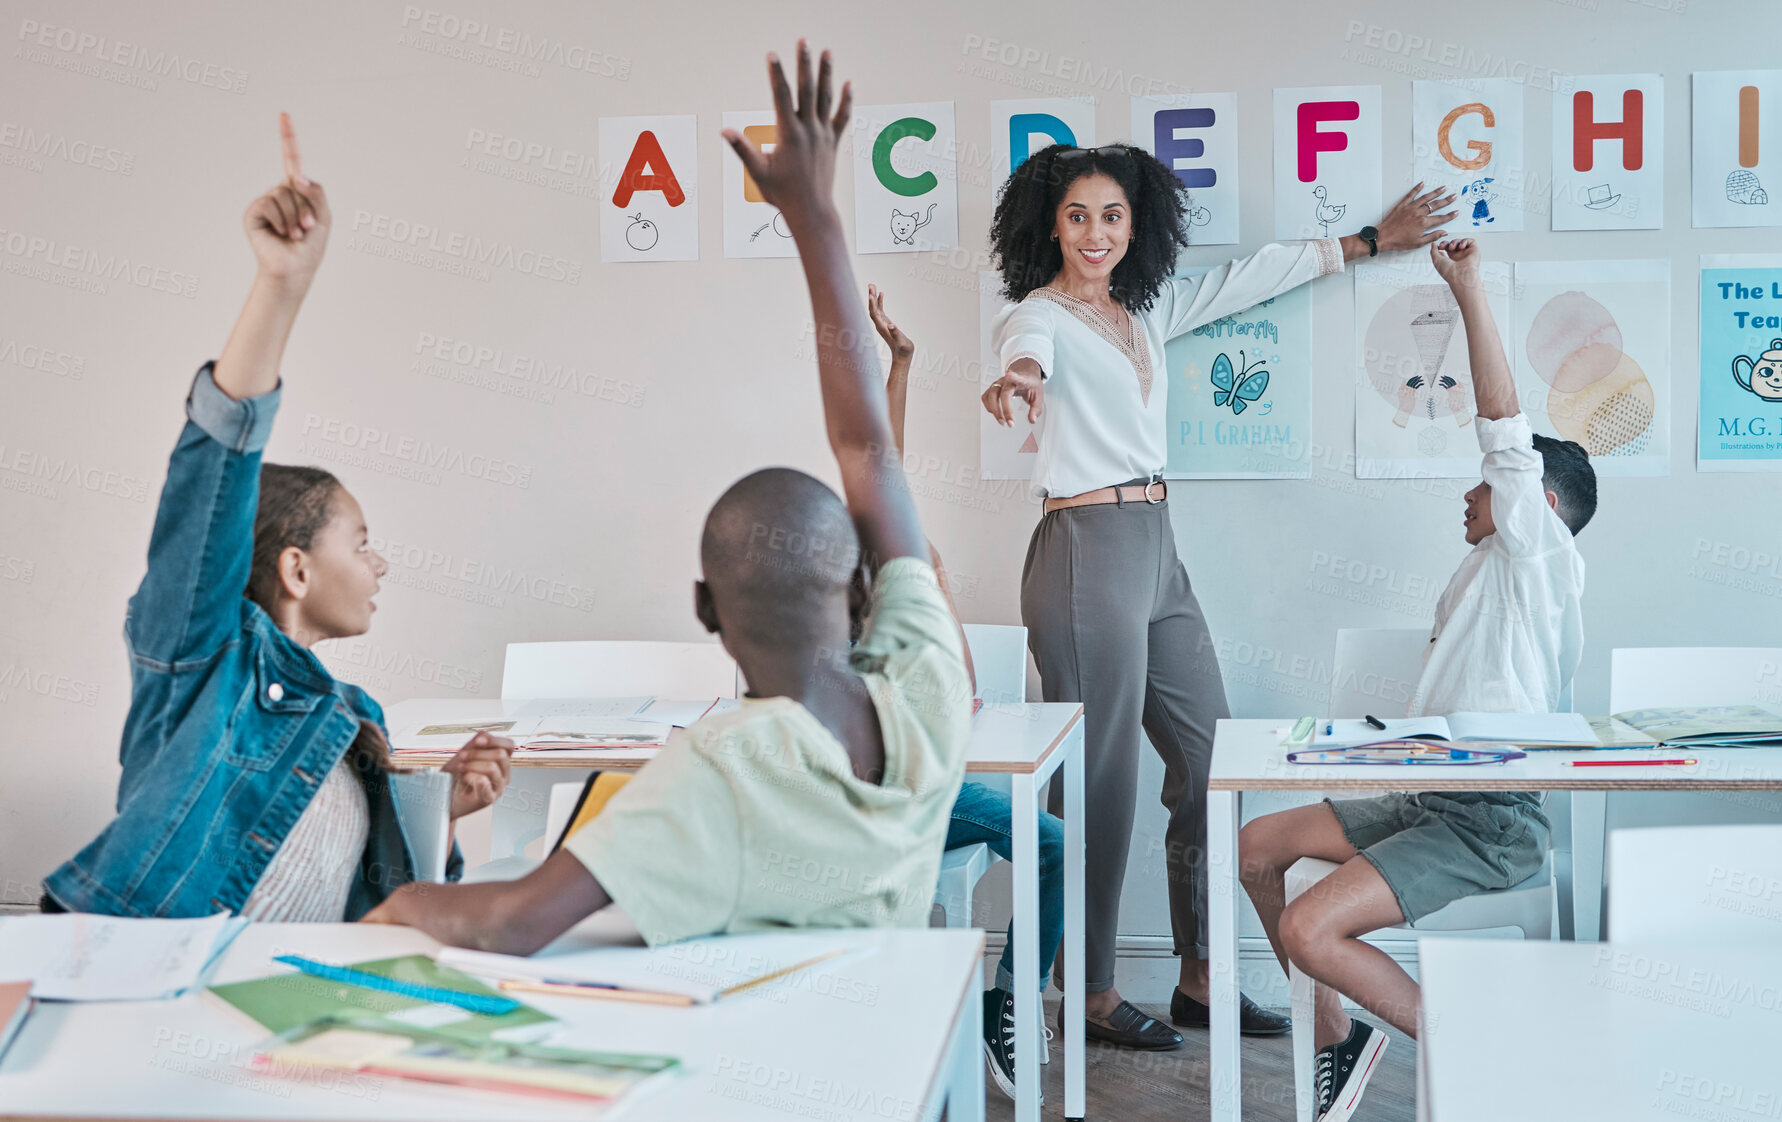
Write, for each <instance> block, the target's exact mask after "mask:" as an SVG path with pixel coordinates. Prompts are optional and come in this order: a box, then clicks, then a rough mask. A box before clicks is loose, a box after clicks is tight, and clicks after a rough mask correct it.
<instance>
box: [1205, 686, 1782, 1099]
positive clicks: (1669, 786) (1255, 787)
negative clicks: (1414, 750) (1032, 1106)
mask: <svg viewBox="0 0 1782 1122" xmlns="http://www.w3.org/2000/svg"><path fill="white" fill-rule="evenodd" d="M1283 724H1292V721H1291V720H1288V721H1285V722H1284V721H1282V720H1281V719H1279V718H1265V719H1261V720H1254V719H1252V720H1223V721H1220V722H1219V727H1218V731H1217V732H1216V733H1215V734H1214V736H1213V762H1212V769H1211V772H1210V777H1209V780H1208V783H1207V788H1208V791H1207V868H1208V870H1209V873H1210V876H1211V881H1210V883H1209V885H1208V889H1207V896H1208V905H1209V907H1210V908H1211V914H1210V915H1209V916H1208V920H1207V926H1208V935H1209V937H1210V940H1211V943H1212V945H1211V946H1210V947H1209V948H1208V951H1209V954H1208V958H1209V962H1208V968H1209V970H1210V971H1211V973H1212V1022H1213V1024H1212V1033H1211V1040H1210V1047H1209V1051H1210V1053H1211V1056H1210V1059H1211V1079H1212V1089H1211V1096H1212V1106H1213V1122H1238V1118H1239V1108H1240V1106H1241V1085H1240V1083H1239V1081H1238V1075H1239V1064H1240V1059H1239V1052H1238V972H1237V961H1238V956H1237V916H1238V899H1239V896H1240V894H1241V893H1242V892H1243V889H1242V887H1241V886H1240V885H1239V884H1238V876H1237V839H1238V825H1239V823H1241V822H1242V821H1243V819H1242V806H1241V801H1240V800H1241V798H1242V794H1243V792H1245V791H1330V792H1336V791H1571V792H1573V793H1574V794H1576V793H1578V792H1584V793H1587V794H1590V795H1594V796H1598V801H1597V803H1596V806H1597V808H1598V809H1597V811H1596V813H1595V814H1594V816H1593V815H1591V814H1589V813H1586V814H1578V813H1576V811H1575V810H1574V814H1573V818H1572V836H1573V839H1574V841H1573V844H1574V848H1575V849H1581V850H1583V851H1584V852H1585V853H1586V854H1588V853H1590V852H1592V851H1594V852H1595V854H1596V858H1595V860H1596V864H1597V871H1596V876H1597V877H1598V878H1600V876H1601V853H1602V828H1603V823H1602V814H1601V810H1600V806H1601V803H1600V796H1602V795H1604V794H1606V793H1608V792H1609V791H1782V748H1712V749H1690V750H1689V751H1687V752H1685V751H1682V750H1672V749H1664V750H1661V751H1660V752H1658V753H1656V754H1657V755H1659V756H1661V757H1662V758H1667V759H1669V758H1676V757H1682V756H1687V757H1690V758H1693V759H1696V760H1698V761H1700V762H1699V763H1697V764H1695V765H1693V766H1690V767H1680V766H1667V767H1601V768H1598V767H1589V768H1574V767H1567V766H1565V761H1567V760H1579V759H1599V760H1602V759H1627V758H1634V757H1637V756H1638V755H1639V754H1640V751H1641V750H1634V749H1630V750H1626V751H1622V750H1616V749H1601V750H1595V751H1588V752H1560V751H1551V750H1542V751H1533V752H1530V753H1529V754H1528V757H1527V758H1526V759H1521V760H1512V761H1510V762H1508V763H1503V764H1479V765H1471V766H1464V767H1435V766H1430V765H1428V764H1403V765H1386V764H1370V765H1355V764H1348V765H1343V764H1333V765H1325V766H1305V765H1299V764H1290V763H1288V762H1287V752H1286V749H1284V748H1282V747H1281V736H1282V733H1281V731H1280V730H1281V726H1282V725H1283ZM1644 751H1645V752H1646V753H1647V754H1648V755H1652V754H1654V753H1653V752H1652V750H1651V749H1644ZM1576 805H1577V803H1576V801H1574V806H1576ZM1590 903H1591V905H1592V906H1593V908H1594V906H1595V904H1596V901H1595V900H1594V899H1592V900H1591V901H1590ZM1591 935H1594V929H1592V931H1591ZM1579 937H1580V938H1584V937H1585V936H1584V934H1583V933H1582V929H1580V935H1579ZM1429 945H1430V943H1428V942H1425V943H1421V944H1420V946H1424V947H1427V946H1429ZM1507 1031H1509V1032H1510V1033H1511V1035H1510V1036H1509V1037H1506V1038H1502V1039H1500V1040H1499V1043H1498V1048H1497V1049H1496V1050H1494V1051H1493V1052H1491V1053H1486V1054H1487V1055H1492V1056H1494V1057H1497V1058H1494V1059H1493V1061H1492V1064H1493V1066H1499V1065H1507V1064H1511V1063H1514V1062H1516V1060H1517V1058H1519V1057H1520V1056H1521V1055H1522V1051H1523V1049H1522V1047H1521V1045H1520V1044H1519V1043H1516V1038H1515V1033H1516V1032H1518V1031H1519V1028H1518V1027H1517V1026H1507ZM1586 1116H1590V1115H1586ZM1586 1116H1580V1117H1586ZM1595 1116H1599V1117H1613V1115H1612V1114H1600V1115H1595Z"/></svg>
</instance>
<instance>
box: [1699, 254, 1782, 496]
mask: <svg viewBox="0 0 1782 1122" xmlns="http://www.w3.org/2000/svg"><path fill="white" fill-rule="evenodd" d="M1701 301H1702V304H1701V337H1702V354H1701V412H1700V414H1699V416H1700V418H1701V420H1700V424H1701V432H1700V435H1699V437H1698V439H1697V441H1696V453H1695V456H1696V469H1697V470H1698V471H1782V256H1778V255H1776V254H1723V255H1704V256H1703V257H1702V283H1701Z"/></svg>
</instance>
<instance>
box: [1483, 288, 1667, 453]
mask: <svg viewBox="0 0 1782 1122" xmlns="http://www.w3.org/2000/svg"><path fill="white" fill-rule="evenodd" d="M1515 289H1516V291H1515V298H1514V300H1513V302H1512V303H1513V305H1514V308H1513V311H1514V314H1515V317H1516V345H1515V346H1514V347H1513V348H1511V353H1510V361H1511V364H1512V368H1513V369H1514V370H1515V372H1516V395H1517V397H1518V398H1520V400H1521V404H1522V411H1523V412H1524V413H1526V414H1527V415H1528V419H1529V422H1530V423H1531V424H1532V425H1533V426H1534V430H1535V431H1536V432H1539V433H1546V434H1547V435H1548V436H1557V437H1559V438H1560V439H1562V440H1575V441H1577V442H1578V443H1579V444H1582V445H1583V446H1584V450H1585V451H1586V452H1588V453H1590V461H1591V466H1592V467H1594V468H1595V469H1596V474H1597V475H1598V476H1616V475H1668V474H1669V473H1670V470H1671V441H1670V424H1671V263H1670V262H1669V261H1668V260H1664V259H1662V258H1655V259H1649V260H1626V261H1518V262H1517V263H1516V286H1515Z"/></svg>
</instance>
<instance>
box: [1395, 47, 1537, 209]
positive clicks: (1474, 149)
mask: <svg viewBox="0 0 1782 1122" xmlns="http://www.w3.org/2000/svg"><path fill="white" fill-rule="evenodd" d="M1411 134H1412V144H1411V153H1412V165H1413V166H1412V169H1411V180H1412V182H1418V181H1421V182H1422V183H1423V184H1424V185H1425V187H1436V186H1446V187H1448V188H1450V189H1451V190H1452V191H1453V192H1454V193H1455V194H1456V195H1457V196H1458V198H1457V199H1456V200H1455V205H1456V207H1457V208H1458V209H1459V211H1460V213H1459V214H1458V215H1457V216H1456V217H1455V219H1454V221H1452V222H1450V223H1448V232H1449V233H1451V234H1454V235H1456V236H1464V235H1468V234H1481V233H1485V232H1487V231H1490V230H1520V229H1522V215H1523V211H1524V210H1526V209H1527V199H1526V197H1525V192H1526V191H1527V189H1528V162H1527V160H1526V159H1525V157H1524V155H1523V151H1522V83H1520V82H1517V81H1515V80H1514V79H1510V78H1476V79H1466V80H1461V81H1453V82H1437V81H1418V82H1412V83H1411Z"/></svg>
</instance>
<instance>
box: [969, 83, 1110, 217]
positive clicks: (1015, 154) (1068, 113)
mask: <svg viewBox="0 0 1782 1122" xmlns="http://www.w3.org/2000/svg"><path fill="white" fill-rule="evenodd" d="M1053 144H1069V145H1072V146H1074V147H1077V148H1090V147H1093V146H1094V145H1095V99H1094V98H1092V97H1028V98H1016V99H1013V100H1010V101H992V102H991V103H990V168H989V174H988V175H987V176H985V178H986V179H987V180H988V182H989V184H990V206H991V207H992V208H994V207H995V206H996V199H997V196H998V195H1000V194H1001V193H1002V185H1003V184H1004V183H1007V182H1008V181H1009V176H1011V175H1013V174H1014V172H1015V169H1016V168H1018V167H1020V166H1021V164H1022V163H1023V162H1024V161H1025V160H1026V159H1027V157H1029V156H1031V155H1033V154H1034V153H1035V152H1038V151H1039V150H1040V149H1041V148H1046V147H1049V146H1050V145H1053Z"/></svg>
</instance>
